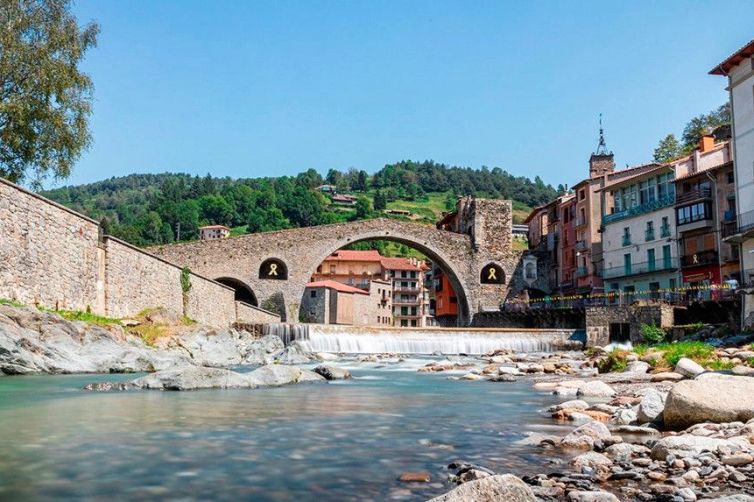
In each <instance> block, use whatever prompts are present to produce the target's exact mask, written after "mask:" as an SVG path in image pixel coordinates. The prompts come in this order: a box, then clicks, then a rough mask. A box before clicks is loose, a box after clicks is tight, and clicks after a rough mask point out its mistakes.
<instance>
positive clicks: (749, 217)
mask: <svg viewBox="0 0 754 502" xmlns="http://www.w3.org/2000/svg"><path fill="white" fill-rule="evenodd" d="M751 230H754V211H746V212H745V213H741V214H739V215H737V216H736V217H735V219H734V221H729V222H725V223H723V225H722V234H723V237H731V236H733V235H737V234H743V233H744V232H749V231H751Z"/></svg>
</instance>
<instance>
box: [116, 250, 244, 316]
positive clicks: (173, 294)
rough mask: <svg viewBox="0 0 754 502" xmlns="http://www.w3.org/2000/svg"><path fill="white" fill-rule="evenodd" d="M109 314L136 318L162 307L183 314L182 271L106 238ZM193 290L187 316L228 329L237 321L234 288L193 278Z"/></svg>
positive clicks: (202, 278) (189, 298)
mask: <svg viewBox="0 0 754 502" xmlns="http://www.w3.org/2000/svg"><path fill="white" fill-rule="evenodd" d="M104 245H105V251H106V256H107V258H106V260H107V261H106V267H105V270H106V274H107V276H106V281H105V283H106V285H107V286H106V296H107V313H108V315H109V316H110V317H116V318H123V317H129V316H134V315H136V314H138V313H139V312H141V311H142V310H145V309H148V308H155V307H163V308H166V309H168V310H171V311H173V312H176V313H178V314H183V313H184V311H183V290H182V288H181V268H180V267H178V266H176V265H173V264H172V263H168V262H166V261H164V260H161V259H159V258H156V257H154V256H152V255H150V254H148V253H146V252H144V251H142V250H141V249H139V248H136V247H134V246H132V245H130V244H127V243H125V242H123V241H121V240H119V239H115V238H113V237H109V236H108V237H105V238H104ZM189 280H190V283H191V289H190V290H189V292H188V303H187V309H186V312H185V314H186V315H187V316H188V317H189V318H191V319H193V320H195V321H198V322H201V323H204V324H210V325H216V326H228V325H230V324H231V323H233V322H235V321H236V306H235V303H234V292H233V289H232V288H229V287H227V286H223V285H222V284H219V283H217V282H214V281H210V280H208V279H205V278H204V277H201V276H199V275H197V274H193V273H192V274H191V275H190V278H189Z"/></svg>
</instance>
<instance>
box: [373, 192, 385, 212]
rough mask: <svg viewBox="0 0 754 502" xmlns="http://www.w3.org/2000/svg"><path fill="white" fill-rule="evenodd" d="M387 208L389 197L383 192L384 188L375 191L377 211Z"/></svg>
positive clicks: (375, 207)
mask: <svg viewBox="0 0 754 502" xmlns="http://www.w3.org/2000/svg"><path fill="white" fill-rule="evenodd" d="M386 208H387V199H386V198H385V194H383V193H382V190H377V191H376V192H375V193H374V209H375V210H377V211H382V210H383V209H386Z"/></svg>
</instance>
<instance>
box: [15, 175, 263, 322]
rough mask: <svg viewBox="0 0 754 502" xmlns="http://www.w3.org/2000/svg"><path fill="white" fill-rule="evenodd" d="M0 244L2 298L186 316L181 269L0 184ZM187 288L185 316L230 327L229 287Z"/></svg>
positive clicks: (199, 281)
mask: <svg viewBox="0 0 754 502" xmlns="http://www.w3.org/2000/svg"><path fill="white" fill-rule="evenodd" d="M0 237H1V238H0V298H8V299H12V300H16V301H18V302H20V303H24V304H30V305H39V306H44V307H47V308H54V309H64V310H82V311H85V310H89V311H92V312H94V313H96V314H100V315H105V316H109V317H115V318H123V317H129V316H133V315H135V314H137V313H139V312H140V311H142V310H144V309H147V308H155V307H163V308H166V309H168V310H171V311H173V312H176V313H179V314H181V313H183V312H184V309H183V293H182V290H181V282H180V281H181V268H180V267H179V266H177V265H174V264H171V263H169V262H167V261H165V260H163V259H161V258H158V257H155V256H153V255H150V254H149V253H147V252H145V251H143V250H141V249H139V248H136V247H134V246H131V245H130V244H127V243H125V242H123V241H120V240H118V239H115V238H113V237H109V236H101V232H100V228H99V224H98V223H97V222H96V221H94V220H92V219H90V218H87V217H86V216H83V215H81V214H78V213H76V212H74V211H71V210H70V209H68V208H65V207H63V206H61V205H59V204H56V203H55V202H52V201H50V200H48V199H45V198H44V197H41V196H39V195H36V194H34V193H32V192H29V191H27V190H25V189H23V188H21V187H19V186H17V185H14V184H12V183H10V182H8V181H6V180H3V179H0ZM190 281H191V290H190V292H189V294H188V302H187V309H186V314H187V315H188V317H190V318H191V319H194V320H196V321H199V322H201V323H204V324H208V325H211V326H218V327H225V326H228V325H230V324H232V323H233V322H235V321H236V310H237V307H236V304H235V301H234V290H233V289H232V288H229V287H227V286H223V285H222V284H219V283H217V282H215V281H212V280H209V279H207V278H205V277H203V276H201V275H199V274H196V273H194V274H191V276H190ZM256 315H257V317H258V318H259V317H260V316H261V314H258V313H257V314H256ZM270 317H272V318H270ZM261 318H264V319H269V320H270V321H272V320H278V319H276V318H274V316H270V315H269V313H266V314H265V315H264V316H261ZM265 322H268V321H265Z"/></svg>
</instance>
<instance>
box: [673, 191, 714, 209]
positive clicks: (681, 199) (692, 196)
mask: <svg viewBox="0 0 754 502" xmlns="http://www.w3.org/2000/svg"><path fill="white" fill-rule="evenodd" d="M711 198H712V190H711V189H709V188H695V189H693V190H689V191H688V192H684V193H681V194H676V196H675V203H676V205H678V204H684V203H687V202H694V201H697V200H704V199H711Z"/></svg>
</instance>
